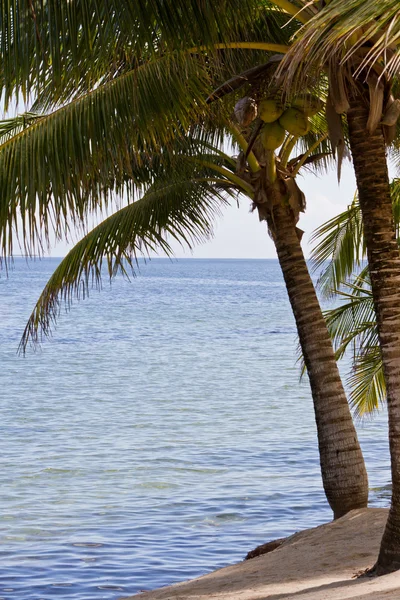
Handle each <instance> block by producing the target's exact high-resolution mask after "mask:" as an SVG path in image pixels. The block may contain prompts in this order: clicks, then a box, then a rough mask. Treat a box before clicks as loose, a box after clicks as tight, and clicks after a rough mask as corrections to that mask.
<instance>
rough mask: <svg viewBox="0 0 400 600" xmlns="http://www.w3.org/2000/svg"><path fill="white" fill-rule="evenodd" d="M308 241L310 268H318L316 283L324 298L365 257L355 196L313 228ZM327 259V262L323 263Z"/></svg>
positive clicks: (345, 279) (341, 283)
mask: <svg viewBox="0 0 400 600" xmlns="http://www.w3.org/2000/svg"><path fill="white" fill-rule="evenodd" d="M311 242H317V244H316V246H315V247H314V248H313V250H312V252H311V262H312V264H313V269H314V271H315V270H320V269H321V268H322V267H325V268H323V270H322V273H321V274H320V276H319V281H318V285H319V287H320V289H321V291H322V293H323V294H324V296H325V297H329V296H331V295H333V294H335V293H336V292H337V291H338V290H339V289H340V287H341V286H342V285H343V283H345V282H346V281H347V280H348V278H349V277H350V276H351V275H352V273H354V271H355V270H357V269H358V268H360V266H361V264H362V261H363V260H364V259H365V256H366V249H365V243H364V237H363V226H362V216H361V209H360V205H359V203H358V198H357V196H355V197H354V199H353V202H352V203H351V204H350V205H349V206H348V208H347V210H345V211H343V212H342V213H340V214H339V215H337V216H336V217H333V218H332V219H331V220H330V221H327V222H326V223H324V224H323V225H321V226H320V227H319V228H318V229H316V230H315V231H314V233H313V235H312V237H311ZM326 261H329V264H328V265H325V263H326Z"/></svg>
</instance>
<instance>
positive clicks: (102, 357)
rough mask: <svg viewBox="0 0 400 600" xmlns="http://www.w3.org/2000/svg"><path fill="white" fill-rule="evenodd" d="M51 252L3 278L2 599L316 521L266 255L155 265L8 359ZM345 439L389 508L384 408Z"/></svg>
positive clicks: (153, 570) (282, 307)
mask: <svg viewBox="0 0 400 600" xmlns="http://www.w3.org/2000/svg"><path fill="white" fill-rule="evenodd" d="M57 264H58V259H45V260H42V261H32V262H29V263H27V262H26V261H25V260H24V259H16V261H15V265H14V269H13V270H12V271H11V272H10V273H9V277H8V278H7V277H5V276H4V273H3V274H2V277H1V278H0V342H1V345H0V348H1V350H0V352H1V371H0V390H1V391H0V398H1V400H0V410H1V421H0V428H1V436H0V456H1V469H0V502H1V516H0V530H1V537H2V544H1V547H0V600H2V599H6V600H41V599H43V600H50V599H51V600H53V599H56V598H60V599H63V600H72V599H76V600H100V599H107V600H114V599H117V598H119V597H121V596H126V595H128V594H133V593H135V592H138V591H140V590H143V589H152V588H155V587H159V586H163V585H168V584H170V583H173V582H177V581H180V580H183V579H187V578H190V577H195V576H198V575H201V574H204V573H207V572H209V571H211V570H213V569H215V568H216V567H222V566H224V565H227V564H230V563H233V562H235V561H238V560H241V559H242V558H243V557H244V555H245V554H246V552H247V551H248V550H250V549H252V548H253V547H254V546H256V545H257V544H260V543H263V542H265V541H268V540H271V539H274V538H277V537H281V536H285V535H288V534H291V533H293V532H295V531H298V530H300V529H303V528H305V527H310V526H314V525H318V524H320V523H322V522H324V521H327V520H329V519H330V517H331V512H330V510H329V507H328V505H327V503H326V501H325V498H324V494H323V492H322V487H321V480H320V473H319V463H318V454H317V443H316V432H315V425H314V422H313V409H312V403H311V396H310V392H309V388H308V383H307V382H306V381H305V382H303V383H301V384H300V383H299V369H298V366H297V365H296V335H295V325H294V321H293V317H292V315H291V312H290V307H289V303H288V299H287V296H286V291H285V288H284V284H283V280H282V276H281V273H280V270H279V265H278V263H277V262H276V261H274V260H191V259H187V260H179V261H178V262H170V261H168V260H163V259H157V260H152V261H151V262H150V263H148V264H146V265H143V266H142V268H141V274H140V276H139V277H137V278H136V279H134V280H133V281H132V282H127V281H126V280H123V279H122V278H117V279H116V280H115V281H114V283H113V285H112V286H111V287H110V286H109V285H108V284H107V282H105V284H104V289H103V291H102V292H101V293H98V292H97V291H93V292H92V293H91V295H90V298H89V299H87V300H85V301H82V302H74V304H73V307H72V310H71V311H70V312H69V313H68V314H65V311H64V310H63V309H62V311H61V316H60V319H59V321H58V326H57V329H56V330H55V331H54V335H53V337H52V339H50V340H48V341H46V342H45V343H44V344H43V346H42V349H41V350H40V351H38V352H33V351H31V350H29V351H28V353H27V355H26V357H25V358H22V357H20V356H17V354H16V351H17V346H18V343H19V339H20V336H21V333H22V331H23V328H24V325H25V322H26V320H27V318H28V316H29V313H30V311H31V310H32V308H33V306H34V303H35V301H36V299H37V297H38V295H39V293H40V291H41V289H42V288H43V286H44V285H45V283H46V281H47V279H48V278H49V276H50V275H51V273H52V271H53V270H54V268H55V267H56V265H57ZM359 434H360V438H361V442H362V446H363V451H364V454H365V458H366V461H367V467H368V472H369V477H370V486H371V504H372V505H374V506H386V505H387V504H388V495H389V491H388V484H389V481H390V473H389V459H388V448H387V439H386V438H387V434H386V414H381V415H379V416H378V417H375V418H373V419H368V420H366V421H364V422H363V423H362V424H361V425H359Z"/></svg>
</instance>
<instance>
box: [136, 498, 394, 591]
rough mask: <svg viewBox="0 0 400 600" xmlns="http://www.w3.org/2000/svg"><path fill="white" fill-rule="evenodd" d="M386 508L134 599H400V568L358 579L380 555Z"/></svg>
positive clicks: (300, 535)
mask: <svg viewBox="0 0 400 600" xmlns="http://www.w3.org/2000/svg"><path fill="white" fill-rule="evenodd" d="M386 517H387V510H386V509H381V508H366V509H360V510H354V511H352V512H350V513H348V514H347V515H345V516H344V517H342V518H341V519H338V520H337V521H334V522H332V523H327V524H326V525H321V526H319V527H315V528H313V529H307V530H305V531H302V532H300V533H296V534H294V535H292V536H290V537H289V538H287V539H286V540H285V541H284V542H283V544H282V545H281V546H279V547H278V548H277V549H276V550H273V551H272V552H270V553H268V554H264V555H262V556H259V557H257V558H253V559H251V560H247V561H244V562H241V563H238V564H235V565H232V566H230V567H225V568H223V569H219V570H218V571H214V572H212V573H209V574H208V575H204V576H203V577H199V578H197V579H193V580H191V581H186V582H183V583H179V584H176V585H173V586H169V587H165V588H161V589H158V590H154V591H152V592H144V593H141V594H137V595H136V596H130V598H131V599H132V598H135V600H207V599H208V598H210V599H213V600H347V599H351V600H361V599H363V600H400V571H399V572H396V573H392V574H390V575H386V576H384V577H379V578H361V579H357V578H355V575H357V574H358V573H360V572H361V571H364V570H365V569H367V568H368V567H371V566H372V565H373V563H374V561H375V559H376V557H377V553H378V549H379V544H380V539H381V536H382V532H383V528H384V525H385V521H386Z"/></svg>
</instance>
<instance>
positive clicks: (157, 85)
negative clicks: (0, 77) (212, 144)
mask: <svg viewBox="0 0 400 600" xmlns="http://www.w3.org/2000/svg"><path fill="white" fill-rule="evenodd" d="M183 74H184V75H183ZM207 77H208V76H207V73H206V71H205V68H204V65H203V66H202V65H201V63H200V62H199V61H198V60H196V61H194V60H192V59H191V58H190V57H187V56H186V57H185V56H183V55H179V56H178V55H166V56H164V57H162V58H160V59H158V60H154V61H150V62H148V63H146V64H145V65H143V66H142V67H140V68H138V69H136V70H134V71H131V72H129V73H127V74H125V75H123V76H121V77H119V78H118V79H116V80H114V81H112V82H110V83H108V84H105V85H103V86H100V87H99V88H97V89H96V90H94V91H93V92H91V93H89V94H86V95H85V96H83V97H81V98H79V99H78V100H76V101H74V102H72V103H70V104H68V105H66V106H65V107H62V108H60V109H59V110H57V111H56V112H54V113H51V114H50V115H46V116H43V117H42V118H41V119H37V120H36V121H35V122H34V123H33V124H32V125H31V126H30V127H28V128H27V129H25V130H23V131H22V132H21V133H20V134H19V135H16V136H13V137H12V138H11V139H9V140H7V141H6V142H4V143H3V144H2V145H0V246H1V250H2V253H3V254H4V255H5V254H7V253H9V254H11V253H12V248H13V230H12V228H13V227H17V224H18V219H19V216H21V218H22V221H23V225H22V227H23V232H24V244H25V251H26V252H27V253H30V252H32V250H33V249H36V250H37V249H40V246H41V244H42V242H43V240H42V238H41V235H40V230H43V232H44V236H46V235H47V230H48V227H49V222H50V221H51V220H53V221H54V223H55V224H56V230H57V234H58V233H59V234H60V235H61V232H64V233H65V229H63V228H62V223H61V220H63V219H65V216H66V215H67V213H68V211H70V212H72V213H75V214H79V215H80V214H81V213H82V214H83V212H84V207H85V206H92V205H93V204H96V203H97V202H98V199H99V198H103V199H104V200H105V201H106V200H107V199H108V198H109V195H110V192H113V193H115V194H118V193H123V192H124V191H125V190H126V187H127V186H128V187H129V185H132V183H131V182H134V183H137V184H138V185H140V184H141V183H143V181H149V180H151V178H152V177H154V176H155V175H156V173H155V172H154V169H155V166H156V165H155V163H154V162H152V161H151V158H149V157H151V156H152V155H154V150H155V149H156V150H157V152H159V149H160V146H161V145H162V146H163V147H164V151H165V152H164V153H165V154H166V155H168V154H171V155H172V152H171V151H170V150H167V148H166V144H168V143H173V142H174V141H175V139H176V137H177V136H178V135H181V134H183V133H184V131H185V129H187V128H188V127H189V125H190V123H192V121H193V120H194V118H195V115H196V114H198V113H199V112H200V111H201V110H202V107H203V106H204V100H203V99H204V98H206V96H207V93H206V90H207V89H208V88H207V83H208V79H207ZM202 103H203V104H202ZM150 168H151V169H153V174H151V171H150ZM38 223H39V224H40V225H39V224H38Z"/></svg>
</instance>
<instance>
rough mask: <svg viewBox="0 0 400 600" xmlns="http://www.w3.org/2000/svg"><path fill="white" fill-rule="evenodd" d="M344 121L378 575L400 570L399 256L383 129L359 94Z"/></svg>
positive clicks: (352, 101)
mask: <svg viewBox="0 0 400 600" xmlns="http://www.w3.org/2000/svg"><path fill="white" fill-rule="evenodd" d="M347 119H348V125H349V137H350V146H351V152H352V156H353V162H354V169H355V173H356V179H357V186H358V195H359V201H360V207H361V211H362V216H363V224H364V236H365V243H366V247H367V254H368V262H369V271H370V276H371V287H372V294H373V299H374V305H375V312H376V320H377V325H378V333H379V341H380V345H381V352H382V362H383V370H384V375H385V380H386V389H387V405H388V419H389V445H390V455H391V469H392V483H393V491H392V503H391V508H390V511H389V517H388V521H387V525H386V529H385V532H384V535H383V539H382V542H381V548H380V552H379V557H378V561H377V563H376V565H375V571H376V573H377V574H383V573H388V572H391V571H395V570H397V569H399V568H400V255H399V249H398V245H397V240H396V234H395V227H394V221H393V212H392V199H391V194H390V185H389V175H388V169H387V161H386V147H385V140H384V137H383V132H382V129H381V127H380V126H379V127H378V128H377V130H376V131H375V133H373V134H372V135H370V134H368V133H367V128H366V124H367V119H368V106H367V105H366V103H365V101H364V99H363V97H362V95H361V94H360V95H358V96H356V97H353V98H352V99H351V102H350V110H349V112H348V115H347Z"/></svg>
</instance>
